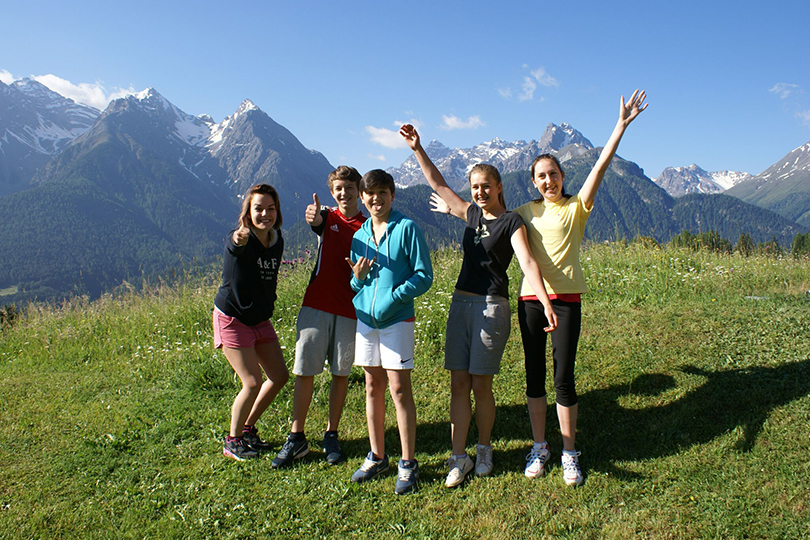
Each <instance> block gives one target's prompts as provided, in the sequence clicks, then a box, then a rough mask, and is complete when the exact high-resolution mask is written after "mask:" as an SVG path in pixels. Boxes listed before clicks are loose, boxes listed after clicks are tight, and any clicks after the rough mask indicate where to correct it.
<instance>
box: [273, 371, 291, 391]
mask: <svg viewBox="0 0 810 540" xmlns="http://www.w3.org/2000/svg"><path fill="white" fill-rule="evenodd" d="M289 380H290V372H289V371H287V366H284V369H280V370H279V371H278V373H276V374H274V376H273V382H274V383H276V384H278V385H279V386H280V387H281V386H284V385H285V384H287V382H288V381H289Z"/></svg>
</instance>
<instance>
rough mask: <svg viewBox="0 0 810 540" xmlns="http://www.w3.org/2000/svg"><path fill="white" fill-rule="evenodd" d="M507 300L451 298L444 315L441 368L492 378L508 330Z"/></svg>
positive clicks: (499, 363)
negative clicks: (442, 361)
mask: <svg viewBox="0 0 810 540" xmlns="http://www.w3.org/2000/svg"><path fill="white" fill-rule="evenodd" d="M511 319H512V314H511V312H510V310H509V300H507V299H506V298H503V297H502V296H480V295H475V296H473V295H466V294H457V293H456V294H453V301H452V302H451V303H450V313H448V315H447V340H446V342H445V345H444V368H445V369H449V370H458V371H467V372H469V373H470V374H472V375H495V374H496V373H498V372H499V371H500V370H501V357H502V356H503V351H504V349H505V348H506V341H507V340H508V339H509V332H510V330H511V328H512V320H511Z"/></svg>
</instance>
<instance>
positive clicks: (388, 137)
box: [366, 126, 408, 148]
mask: <svg viewBox="0 0 810 540" xmlns="http://www.w3.org/2000/svg"><path fill="white" fill-rule="evenodd" d="M366 133H368V134H369V135H370V140H371V142H373V143H374V144H379V145H380V146H384V147H386V148H407V147H408V145H407V144H405V139H403V138H402V135H400V134H399V130H393V129H388V128H378V127H374V126H366Z"/></svg>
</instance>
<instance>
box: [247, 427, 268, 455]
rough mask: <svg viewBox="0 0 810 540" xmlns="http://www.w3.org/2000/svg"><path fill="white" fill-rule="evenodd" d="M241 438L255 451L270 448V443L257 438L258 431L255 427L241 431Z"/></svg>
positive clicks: (265, 450)
mask: <svg viewBox="0 0 810 540" xmlns="http://www.w3.org/2000/svg"><path fill="white" fill-rule="evenodd" d="M242 440H243V441H245V444H246V445H248V447H249V448H250V449H251V450H253V451H255V452H267V451H268V450H270V448H272V445H271V444H270V443H268V442H265V441H263V440H261V439H260V438H259V432H258V431H257V430H256V428H255V427H254V428H253V429H251V430H250V431H243V432H242Z"/></svg>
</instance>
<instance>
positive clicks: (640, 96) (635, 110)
mask: <svg viewBox="0 0 810 540" xmlns="http://www.w3.org/2000/svg"><path fill="white" fill-rule="evenodd" d="M646 97H647V93H646V92H645V91H644V90H642V91H641V92H639V91H638V90H636V91H635V92H633V95H632V96H630V100H629V101H628V102H627V103H626V104H625V102H624V96H622V98H621V102H620V104H619V120H618V121H617V122H616V127H614V128H613V133H611V134H610V138H609V139H608V142H607V143H605V147H604V148H603V149H602V153H601V154H599V159H598V160H596V165H594V166H593V169H591V173H590V174H589V175H588V178H587V179H586V180H585V184H583V186H582V189H581V190H579V196H580V198H581V199H582V203H583V204H584V205H585V208H591V207H592V206H593V199H594V197H596V192H597V191H598V190H599V186H600V185H601V184H602V179H603V178H604V177H605V173H606V172H607V168H608V166H609V165H610V162H611V161H612V160H613V156H615V155H616V150H617V149H618V148H619V143H620V142H621V140H622V136H623V135H624V130H625V129H627V126H629V125H630V122H632V121H633V120H635V119H636V116H638V115H639V114H641V112H642V111H643V110H644V109H646V108H647V103H644V99H645V98H646Z"/></svg>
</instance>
